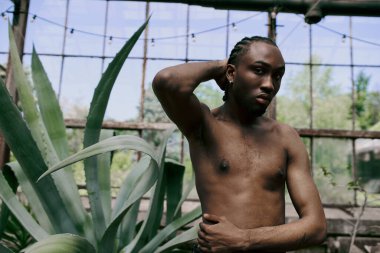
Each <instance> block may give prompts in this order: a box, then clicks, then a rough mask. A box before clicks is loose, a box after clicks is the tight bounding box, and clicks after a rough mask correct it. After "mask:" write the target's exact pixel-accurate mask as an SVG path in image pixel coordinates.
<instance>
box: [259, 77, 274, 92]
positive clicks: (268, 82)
mask: <svg viewBox="0 0 380 253" xmlns="http://www.w3.org/2000/svg"><path fill="white" fill-rule="evenodd" d="M260 88H261V89H262V90H263V91H264V92H266V93H272V92H273V91H274V85H273V80H272V77H271V76H267V77H266V78H265V79H264V80H263V82H262V84H261V86H260Z"/></svg>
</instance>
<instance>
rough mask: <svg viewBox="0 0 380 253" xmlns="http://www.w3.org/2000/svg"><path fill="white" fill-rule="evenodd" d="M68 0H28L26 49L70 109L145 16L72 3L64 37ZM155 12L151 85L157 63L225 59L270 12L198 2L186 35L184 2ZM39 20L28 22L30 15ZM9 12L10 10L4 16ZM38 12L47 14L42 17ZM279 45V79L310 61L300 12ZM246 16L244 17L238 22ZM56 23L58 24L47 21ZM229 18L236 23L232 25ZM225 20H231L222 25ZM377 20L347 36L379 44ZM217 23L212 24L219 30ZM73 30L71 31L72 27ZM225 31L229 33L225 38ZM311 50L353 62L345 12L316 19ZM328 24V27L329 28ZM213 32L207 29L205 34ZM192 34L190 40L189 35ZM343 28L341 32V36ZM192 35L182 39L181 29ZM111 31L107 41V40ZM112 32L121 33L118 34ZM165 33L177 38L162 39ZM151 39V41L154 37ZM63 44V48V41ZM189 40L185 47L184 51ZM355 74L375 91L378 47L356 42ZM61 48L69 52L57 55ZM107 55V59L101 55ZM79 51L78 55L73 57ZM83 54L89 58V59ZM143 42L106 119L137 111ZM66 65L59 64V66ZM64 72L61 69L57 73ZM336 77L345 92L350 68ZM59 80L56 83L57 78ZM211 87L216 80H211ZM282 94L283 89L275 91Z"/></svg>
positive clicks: (141, 10)
mask: <svg viewBox="0 0 380 253" xmlns="http://www.w3.org/2000/svg"><path fill="white" fill-rule="evenodd" d="M66 4H67V3H66V0H55V1H51V0H31V3H30V10H29V11H30V13H32V14H30V15H29V22H28V25H27V34H26V42H25V52H26V53H30V52H31V50H32V47H33V45H34V46H35V47H36V50H37V52H38V53H40V54H49V55H41V60H42V62H43V64H44V66H45V68H46V71H47V73H48V76H49V78H50V80H51V82H52V85H53V87H54V89H55V90H56V92H57V93H59V98H60V102H61V105H62V107H63V108H64V109H65V110H66V112H67V111H70V110H72V108H73V107H74V105H76V106H79V107H89V105H90V102H91V97H92V95H93V90H94V88H95V87H96V85H97V83H98V81H99V80H100V78H101V73H102V72H103V71H104V70H105V68H106V67H107V65H108V64H109V62H110V60H111V58H112V57H113V56H114V55H115V54H116V53H117V52H118V50H119V49H120V48H121V47H122V45H123V44H124V43H125V41H126V38H128V37H130V36H131V35H132V34H133V32H134V31H135V30H137V29H138V27H139V26H140V25H141V24H142V23H143V22H144V20H145V3H144V2H131V1H127V2H123V1H109V6H108V19H107V21H105V16H106V14H105V9H106V1H100V0H98V1H94V0H76V1H70V4H69V15H68V24H67V26H68V28H69V29H68V30H67V33H66V36H65V29H64V28H63V25H64V23H65V13H66ZM11 6H12V2H11V1H9V0H0V12H3V11H5V10H7V9H8V8H9V7H11ZM149 12H150V13H151V14H152V17H151V20H150V22H149V28H148V39H149V40H148V41H149V43H148V57H150V58H152V59H151V60H148V62H147V69H146V77H145V83H144V87H145V88H149V86H150V85H151V82H152V80H153V77H154V75H155V74H156V73H157V72H158V71H159V70H160V69H162V68H164V67H167V66H172V65H175V64H179V63H183V62H184V59H185V58H186V57H187V58H188V59H190V60H217V59H223V58H226V56H227V54H228V53H229V51H230V50H231V48H232V47H233V45H234V44H235V43H236V42H237V41H239V40H240V39H241V38H242V37H244V36H252V35H261V36H266V35H267V29H268V28H267V26H266V24H267V13H265V12H249V11H230V12H229V20H227V15H228V12H227V11H226V10H215V9H213V8H204V7H199V6H191V7H190V12H189V15H190V24H189V32H188V33H187V27H186V17H187V5H184V4H167V3H151V4H150V11H149ZM34 14H35V15H37V18H36V19H35V20H34V21H33V15H34ZM7 15H11V14H9V13H8V14H7ZM42 18H44V19H46V20H43V19H42ZM277 18H278V20H277V23H278V24H279V25H281V26H280V27H278V28H277V29H278V30H277V34H278V35H277V43H278V45H279V47H280V49H281V51H282V53H283V55H284V58H285V61H286V62H287V63H289V64H288V65H287V71H286V74H285V77H284V81H283V82H284V83H286V82H287V80H288V79H290V78H291V76H293V75H294V74H296V73H298V72H300V71H302V69H303V68H304V67H303V66H300V65H295V64H291V63H307V62H308V60H309V25H306V24H305V23H304V21H303V17H302V15H296V14H288V13H279V14H278V16H277ZM243 19H247V20H245V21H242V22H240V21H241V20H243ZM51 22H54V23H55V24H52V23H51ZM232 23H235V26H234V27H232ZM227 24H229V25H227ZM379 25H380V18H373V17H353V18H352V35H353V37H355V38H360V39H363V40H367V41H370V42H374V43H377V44H380V29H378V27H379ZM218 27H220V28H219V29H215V28H218ZM71 28H73V29H74V32H73V33H70V32H69V31H70V30H71ZM227 29H228V30H229V37H228V43H227V33H226V31H227ZM311 29H312V45H313V47H312V53H313V55H315V56H316V59H318V62H320V63H327V64H341V65H347V64H350V50H349V45H350V44H349V39H348V38H346V39H344V38H343V36H342V34H349V17H343V16H327V17H325V18H323V19H322V21H321V22H320V23H319V24H318V25H313V26H312V28H311ZM327 29H332V30H333V31H335V32H331V31H329V30H327ZM79 30H82V31H85V32H90V33H95V34H98V35H102V34H104V33H106V34H107V36H106V37H105V38H103V37H102V36H95V35H89V34H83V33H81V32H79ZM207 30H211V31H208V32H204V31H207ZM193 33H194V35H195V36H194V37H195V38H192V36H191V34H193ZM339 33H340V34H339ZM186 34H188V35H189V36H188V37H189V38H188V39H187V38H186V36H184V35H186ZM110 36H112V40H110V39H109V38H110ZM117 37H122V39H118V38H117ZM166 37H175V38H171V39H170V38H169V39H165V38H166ZM152 40H153V41H154V43H152ZM64 43H65V46H64V47H63V44H64ZM186 43H188V51H186ZM353 47H354V51H353V59H354V64H358V65H374V66H377V67H374V66H372V67H371V66H370V67H364V66H358V67H355V68H354V71H355V74H357V73H358V72H359V71H364V72H365V73H366V74H368V75H370V76H371V81H370V89H371V90H377V91H380V71H379V70H380V46H379V45H372V44H369V43H363V42H360V41H357V40H353ZM7 51H8V32H7V21H6V20H0V52H2V53H1V54H0V63H1V64H5V63H6V61H7V54H6V52H7ZM62 53H64V54H66V55H67V57H65V58H64V60H62V57H60V56H56V55H60V54H62ZM103 55H104V56H106V59H105V60H104V62H103V61H102V59H101V58H100V57H101V56H103ZM78 56H81V57H78ZM87 56H88V57H87ZM142 56H143V40H140V41H138V43H137V44H136V46H135V48H134V49H133V50H132V52H131V54H130V58H129V59H128V60H127V61H126V63H125V64H124V66H123V69H122V70H121V73H120V75H119V77H118V79H117V81H116V84H115V86H114V89H113V92H112V95H111V98H110V102H109V106H108V109H107V112H106V118H108V119H114V120H120V121H123V120H130V119H134V118H137V117H138V109H137V107H138V105H139V100H140V93H141V85H142V74H141V73H142V68H143V67H142V66H143V61H142V60H141V59H138V58H140V57H142ZM62 64H63V67H62ZM24 65H25V67H26V68H27V69H28V68H30V56H29V55H26V56H24ZM61 70H62V73H61ZM333 73H334V82H336V83H338V84H340V86H341V89H342V92H349V91H350V89H351V79H350V78H351V77H350V68H349V67H348V66H339V67H333ZM61 78H62V81H61V86H60V80H61ZM214 86H215V84H214ZM281 94H286V90H285V89H283V90H281V92H280V93H279V95H281Z"/></svg>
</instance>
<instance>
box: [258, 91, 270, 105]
mask: <svg viewBox="0 0 380 253" xmlns="http://www.w3.org/2000/svg"><path fill="white" fill-rule="evenodd" d="M256 100H257V101H258V102H259V103H261V104H269V103H270V101H271V100H272V97H271V96H270V95H269V94H266V93H260V94H258V95H257V96H256Z"/></svg>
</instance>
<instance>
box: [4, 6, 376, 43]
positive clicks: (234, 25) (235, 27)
mask: <svg viewBox="0 0 380 253" xmlns="http://www.w3.org/2000/svg"><path fill="white" fill-rule="evenodd" d="M9 9H10V8H8V9H7V10H6V11H3V12H2V13H1V17H2V18H3V19H4V20H7V19H8V17H7V15H6V13H14V11H11V10H9ZM20 13H26V14H29V15H33V16H32V20H31V22H34V20H36V19H37V18H38V19H40V20H42V21H45V22H46V23H49V24H52V25H56V26H60V27H63V28H65V29H70V34H73V33H74V31H76V32H78V33H83V34H87V35H91V36H97V37H103V38H106V37H107V36H106V35H103V34H98V33H93V32H88V31H84V30H78V29H74V28H68V27H67V26H65V25H62V24H59V23H57V22H54V21H52V20H49V19H46V18H43V17H40V16H37V15H36V14H33V13H30V12H20ZM263 13H264V12H259V13H256V14H254V15H251V16H248V17H246V18H244V19H241V20H239V21H235V22H233V23H230V24H227V25H223V26H218V27H214V28H210V29H207V30H203V31H199V32H197V33H191V38H192V41H193V42H195V41H196V38H195V35H198V34H202V33H208V32H211V31H215V30H218V29H222V28H225V27H228V26H230V25H231V26H232V29H233V30H234V31H236V30H237V24H238V23H241V22H244V21H247V20H249V19H251V18H253V17H256V16H258V15H260V14H263ZM276 16H277V12H276V11H275V10H274V11H272V12H271V18H273V17H276ZM297 16H299V17H300V18H302V19H303V17H301V16H300V15H298V14H297ZM304 26H305V27H306V25H304ZM316 26H318V27H321V28H323V29H325V30H328V31H330V32H332V33H335V34H338V35H341V36H342V41H343V42H344V41H345V39H346V37H350V38H351V39H353V40H356V41H360V42H362V43H366V44H370V45H374V46H378V47H380V43H376V42H372V41H368V40H363V39H360V38H356V37H352V36H347V35H345V34H342V33H340V32H338V31H336V30H333V29H331V28H328V27H325V26H322V25H320V24H316ZM70 34H69V35H70ZM188 36H189V34H183V35H176V36H167V37H160V38H155V39H150V40H151V42H152V46H154V44H155V43H154V42H155V41H157V40H168V39H176V38H183V37H188ZM112 38H113V39H120V40H128V39H130V38H128V37H120V36H113V37H112ZM147 39H149V38H147ZM139 40H145V39H143V38H141V39H139Z"/></svg>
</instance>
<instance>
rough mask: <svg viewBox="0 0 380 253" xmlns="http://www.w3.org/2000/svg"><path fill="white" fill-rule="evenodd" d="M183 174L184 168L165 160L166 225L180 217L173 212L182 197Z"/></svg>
mask: <svg viewBox="0 0 380 253" xmlns="http://www.w3.org/2000/svg"><path fill="white" fill-rule="evenodd" d="M184 173H185V166H183V165H182V164H180V163H178V162H176V161H172V160H168V159H167V160H166V162H165V177H166V225H167V224H169V223H171V222H172V221H173V219H175V218H178V217H179V216H180V215H181V214H180V212H177V213H176V214H175V211H176V208H177V205H178V204H179V202H180V200H181V196H182V186H183V175H184ZM174 215H176V216H174Z"/></svg>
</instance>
